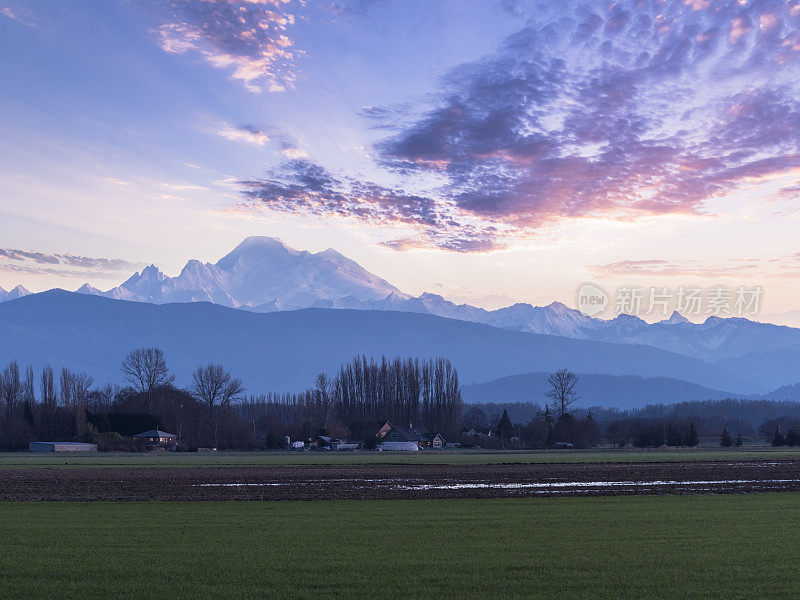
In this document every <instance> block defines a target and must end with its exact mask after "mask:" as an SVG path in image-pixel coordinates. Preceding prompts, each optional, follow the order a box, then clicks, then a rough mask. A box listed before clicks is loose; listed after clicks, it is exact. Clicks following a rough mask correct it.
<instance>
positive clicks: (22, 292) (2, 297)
mask: <svg viewBox="0 0 800 600" xmlns="http://www.w3.org/2000/svg"><path fill="white" fill-rule="evenodd" d="M29 294H30V292H29V291H28V290H27V289H25V288H24V287H22V286H21V285H18V286H17V287H15V288H13V289H11V290H9V291H5V290H4V289H3V288H1V287H0V302H5V301H6V300H16V299H17V298H22V297H23V296H27V295H29Z"/></svg>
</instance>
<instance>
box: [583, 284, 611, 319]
mask: <svg viewBox="0 0 800 600" xmlns="http://www.w3.org/2000/svg"><path fill="white" fill-rule="evenodd" d="M607 306H608V294H606V292H605V290H604V289H602V288H601V287H599V286H597V285H595V284H593V283H584V284H583V285H582V286H581V287H579V288H578V310H579V311H581V312H582V313H583V314H584V315H586V316H587V317H593V316H595V315H599V314H600V313H602V312H603V311H605V309H606V307H607Z"/></svg>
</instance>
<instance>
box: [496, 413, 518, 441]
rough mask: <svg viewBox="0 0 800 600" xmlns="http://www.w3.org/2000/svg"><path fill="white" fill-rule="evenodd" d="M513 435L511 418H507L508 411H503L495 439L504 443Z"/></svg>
mask: <svg viewBox="0 0 800 600" xmlns="http://www.w3.org/2000/svg"><path fill="white" fill-rule="evenodd" d="M513 435H514V426H513V425H512V424H511V418H510V417H509V416H508V411H507V410H504V411H503V416H502V417H500V422H499V423H498V424H497V437H499V438H500V439H501V440H503V441H506V440H508V439H509V438H510V437H511V436H513Z"/></svg>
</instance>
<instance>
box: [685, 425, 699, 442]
mask: <svg viewBox="0 0 800 600" xmlns="http://www.w3.org/2000/svg"><path fill="white" fill-rule="evenodd" d="M698 444H700V436H699V435H698V434H697V427H696V426H695V424H694V421H692V422H691V423H689V433H688V434H687V436H686V445H687V446H689V447H690V448H694V447H696V446H697V445H698Z"/></svg>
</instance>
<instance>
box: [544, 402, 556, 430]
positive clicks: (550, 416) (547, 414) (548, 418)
mask: <svg viewBox="0 0 800 600" xmlns="http://www.w3.org/2000/svg"><path fill="white" fill-rule="evenodd" d="M544 420H545V423H547V424H548V425H552V424H553V421H555V418H553V413H552V412H550V405H549V404H545V407H544Z"/></svg>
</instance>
